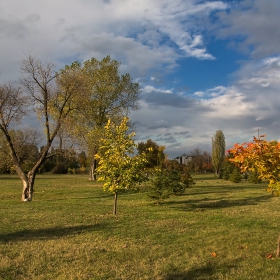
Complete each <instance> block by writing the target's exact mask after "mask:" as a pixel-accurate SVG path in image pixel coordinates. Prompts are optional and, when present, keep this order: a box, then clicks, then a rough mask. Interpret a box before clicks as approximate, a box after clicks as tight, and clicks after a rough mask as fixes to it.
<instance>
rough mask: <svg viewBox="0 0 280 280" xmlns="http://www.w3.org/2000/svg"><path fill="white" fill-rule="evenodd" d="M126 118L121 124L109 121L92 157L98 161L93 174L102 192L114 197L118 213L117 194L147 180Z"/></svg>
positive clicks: (142, 158) (141, 156)
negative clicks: (97, 176) (97, 175)
mask: <svg viewBox="0 0 280 280" xmlns="http://www.w3.org/2000/svg"><path fill="white" fill-rule="evenodd" d="M128 122H129V118H128V117H125V118H124V119H123V120H122V122H121V124H120V125H116V124H114V123H113V122H111V121H110V120H108V122H107V125H106V126H105V127H104V137H103V138H101V139H100V147H99V151H98V153H97V154H96V155H95V158H96V159H97V160H98V161H99V165H98V167H97V169H96V174H99V175H100V177H99V178H98V181H104V184H103V189H104V190H105V191H109V192H111V193H113V194H114V197H115V199H114V210H113V213H114V214H115V215H116V213H117V197H118V193H119V192H121V191H125V190H128V189H137V186H138V185H139V184H140V183H141V182H143V181H144V180H145V179H146V175H145V173H144V172H143V167H144V165H145V164H146V162H147V161H146V158H145V155H143V154H141V155H134V152H135V148H136V146H137V145H136V144H135V143H134V140H133V137H134V136H135V133H134V132H132V133H128V129H129V126H128Z"/></svg>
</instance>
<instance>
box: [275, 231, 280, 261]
mask: <svg viewBox="0 0 280 280" xmlns="http://www.w3.org/2000/svg"><path fill="white" fill-rule="evenodd" d="M276 256H277V257H280V234H279V237H278V243H277V251H276Z"/></svg>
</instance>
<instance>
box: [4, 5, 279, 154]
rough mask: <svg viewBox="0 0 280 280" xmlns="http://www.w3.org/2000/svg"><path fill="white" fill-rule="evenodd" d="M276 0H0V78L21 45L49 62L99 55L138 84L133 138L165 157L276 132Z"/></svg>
mask: <svg viewBox="0 0 280 280" xmlns="http://www.w3.org/2000/svg"><path fill="white" fill-rule="evenodd" d="M279 27H280V1H279V0H243V1H242V0H232V1H231V0H228V1H226V0H224V1H214V0H212V1H211V0H209V1H203V0H59V1H54V0H48V1H46V0H44V1H43V0H0V42H1V43H0V69H1V70H0V72H1V75H0V82H4V81H7V80H10V79H16V78H18V77H19V64H20V61H21V60H22V59H23V58H24V55H25V54H27V53H30V52H31V53H33V54H35V55H36V56H37V57H38V58H40V59H42V60H51V61H53V62H55V63H56V65H57V67H58V69H59V68H60V67H63V66H64V65H65V64H70V63H72V62H73V61H75V60H78V61H80V62H83V61H85V60H87V59H90V58H91V57H95V58H97V59H102V58H103V57H105V56H106V55H111V57H112V58H114V59H117V60H119V61H121V62H122V66H121V71H122V72H123V73H125V72H128V73H130V74H131V75H132V77H133V79H134V81H137V82H138V83H139V84H140V85H141V89H142V93H141V101H140V105H141V109H140V110H139V111H137V112H133V113H131V115H130V117H131V119H132V120H133V121H134V122H135V124H136V131H137V141H146V140H147V139H149V138H151V139H152V140H154V141H156V142H157V143H159V144H161V145H165V146H166V152H167V154H168V155H169V158H174V157H175V156H179V155H181V154H182V153H188V152H189V151H191V150H192V149H194V148H201V149H203V150H209V151H211V137H212V136H213V135H214V134H215V132H216V131H217V130H219V129H221V130H222V131H223V132H224V135H225V138H226V143H227V147H228V148H229V147H231V146H232V144H233V143H236V142H244V141H251V140H252V137H253V135H257V133H258V129H259V130H260V133H261V134H267V139H269V140H272V139H275V140H279V139H280V28H279Z"/></svg>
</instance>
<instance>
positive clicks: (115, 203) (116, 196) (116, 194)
mask: <svg viewBox="0 0 280 280" xmlns="http://www.w3.org/2000/svg"><path fill="white" fill-rule="evenodd" d="M117 201H118V193H117V192H115V199H114V210H113V214H114V215H117Z"/></svg>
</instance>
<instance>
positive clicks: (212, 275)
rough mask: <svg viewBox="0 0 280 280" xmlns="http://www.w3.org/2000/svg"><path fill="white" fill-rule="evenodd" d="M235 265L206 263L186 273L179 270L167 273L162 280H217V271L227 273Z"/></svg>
mask: <svg viewBox="0 0 280 280" xmlns="http://www.w3.org/2000/svg"><path fill="white" fill-rule="evenodd" d="M235 267H236V265H232V264H230V265H229V264H226V263H223V264H220V265H216V264H214V263H208V264H206V265H204V266H201V267H195V268H192V269H190V270H188V271H180V270H179V269H175V271H172V272H170V273H168V274H167V275H166V276H165V277H164V278H163V279H164V280H204V279H213V280H214V279H217V275H216V272H218V271H221V270H222V271H227V272H225V273H228V271H229V270H230V269H233V268H235Z"/></svg>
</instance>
